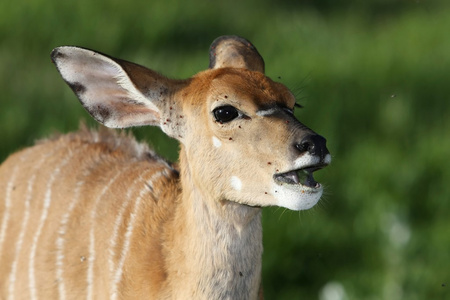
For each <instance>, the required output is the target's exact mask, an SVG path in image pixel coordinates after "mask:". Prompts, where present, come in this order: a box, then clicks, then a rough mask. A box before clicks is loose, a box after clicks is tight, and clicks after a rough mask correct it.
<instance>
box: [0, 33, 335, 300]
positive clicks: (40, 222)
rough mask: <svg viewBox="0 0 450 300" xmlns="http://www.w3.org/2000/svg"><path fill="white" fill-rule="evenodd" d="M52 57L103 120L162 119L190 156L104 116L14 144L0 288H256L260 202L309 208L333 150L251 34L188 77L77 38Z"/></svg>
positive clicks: (95, 292)
mask: <svg viewBox="0 0 450 300" xmlns="http://www.w3.org/2000/svg"><path fill="white" fill-rule="evenodd" d="M52 60H53V62H54V63H55V64H56V66H57V68H58V70H59V72H60V73H61V75H62V77H63V78H64V80H65V81H66V82H67V83H68V84H69V86H70V87H71V88H72V89H73V90H74V92H75V93H76V95H77V96H78V98H79V99H80V101H81V103H82V105H83V106H84V107H85V108H86V109H87V111H88V112H89V113H90V114H91V115H92V116H93V117H94V118H95V119H96V120H98V121H99V122H101V123H103V124H104V125H106V126H108V127H119V128H123V127H131V126H141V125H157V126H160V128H161V129H162V130H163V131H164V132H165V133H166V134H167V135H169V136H171V137H173V138H176V139H178V140H179V141H180V159H179V163H178V164H177V165H173V164H171V163H169V162H166V161H165V160H163V159H162V158H160V157H158V156H157V155H156V154H155V153H153V152H152V150H150V149H149V148H148V147H147V146H146V145H144V144H140V143H138V142H136V141H135V140H134V139H133V138H132V137H131V136H128V135H125V134H123V133H120V134H118V133H114V132H112V131H111V130H108V129H103V128H101V129H100V130H98V131H90V130H88V129H81V130H80V131H79V132H76V133H70V134H67V135H62V136H58V137H54V138H52V139H48V140H44V141H41V142H39V143H37V144H36V145H35V146H33V147H31V148H27V149H24V150H22V151H20V152H17V153H15V154H12V155H11V156H10V157H9V158H8V159H7V160H6V161H5V162H4V163H3V164H2V166H1V167H0V299H256V298H257V297H258V294H259V291H260V285H261V254H262V228H261V207H264V206H270V205H277V206H282V207H286V208H289V209H293V210H302V209H308V208H310V207H312V206H313V205H314V204H316V203H317V201H318V200H319V198H320V196H321V194H322V186H321V185H320V184H319V183H317V182H316V181H315V180H314V178H313V176H312V173H313V172H314V171H315V170H317V169H319V168H322V167H324V166H325V165H327V164H329V163H330V161H331V158H330V154H329V153H328V150H327V149H326V146H325V139H324V138H322V137H321V136H319V135H317V134H315V133H314V132H313V131H311V130H310V129H308V128H307V127H305V126H304V125H303V124H301V123H300V122H299V121H298V120H296V118H295V117H294V115H293V108H294V105H295V99H294V97H293V95H292V94H291V92H290V91H289V90H288V89H287V88H286V87H285V86H283V85H282V84H280V83H276V82H274V81H272V80H271V79H269V78H268V77H266V76H265V75H264V62H263V59H262V58H261V56H260V55H259V53H258V52H257V50H256V49H255V48H254V46H253V45H252V44H250V43H249V42H248V41H247V40H245V39H242V38H239V37H236V36H224V37H220V38H218V39H216V40H215V41H214V42H213V44H212V46H211V50H210V68H209V69H208V70H206V71H203V72H200V73H199V74H197V75H195V76H194V77H192V78H190V79H187V80H172V79H168V78H165V77H163V76H161V75H159V74H158V73H156V72H154V71H151V70H149V69H146V68H144V67H142V66H139V65H136V64H133V63H130V62H126V61H123V60H119V59H115V58H111V57H108V56H106V55H103V54H100V53H98V52H94V51H91V50H86V49H82V48H76V47H60V48H56V49H55V50H53V52H52Z"/></svg>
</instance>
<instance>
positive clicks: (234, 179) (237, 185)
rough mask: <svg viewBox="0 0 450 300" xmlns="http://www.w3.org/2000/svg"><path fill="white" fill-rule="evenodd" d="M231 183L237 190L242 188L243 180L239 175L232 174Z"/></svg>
mask: <svg viewBox="0 0 450 300" xmlns="http://www.w3.org/2000/svg"><path fill="white" fill-rule="evenodd" d="M230 184H231V187H232V188H233V189H234V190H236V191H240V190H242V181H241V180H240V179H239V178H238V177H236V176H232V177H231V180H230Z"/></svg>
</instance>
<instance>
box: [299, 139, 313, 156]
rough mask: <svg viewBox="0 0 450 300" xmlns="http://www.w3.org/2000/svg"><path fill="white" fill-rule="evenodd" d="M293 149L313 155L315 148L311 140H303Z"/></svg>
mask: <svg viewBox="0 0 450 300" xmlns="http://www.w3.org/2000/svg"><path fill="white" fill-rule="evenodd" d="M295 148H297V149H298V150H299V151H300V152H309V153H311V154H313V152H314V148H315V146H314V143H313V141H312V140H311V139H309V138H304V139H303V140H302V141H301V142H300V143H299V144H296V145H295Z"/></svg>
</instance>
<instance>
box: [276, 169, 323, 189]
mask: <svg viewBox="0 0 450 300" xmlns="http://www.w3.org/2000/svg"><path fill="white" fill-rule="evenodd" d="M323 167H325V165H315V166H309V167H306V168H302V169H297V170H292V171H289V172H285V173H279V174H275V175H274V176H273V177H274V180H275V182H276V183H277V184H279V185H285V184H286V185H290V186H301V187H305V188H307V189H311V190H318V189H321V188H322V185H321V184H320V183H318V182H317V181H316V180H315V179H314V176H313V173H314V172H315V171H317V170H320V169H322V168H323Z"/></svg>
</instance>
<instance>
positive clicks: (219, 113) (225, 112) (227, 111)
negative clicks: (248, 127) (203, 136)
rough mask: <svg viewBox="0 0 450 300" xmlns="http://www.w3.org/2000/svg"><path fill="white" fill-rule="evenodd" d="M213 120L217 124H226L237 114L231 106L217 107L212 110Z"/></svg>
mask: <svg viewBox="0 0 450 300" xmlns="http://www.w3.org/2000/svg"><path fill="white" fill-rule="evenodd" d="M213 114H214V118H216V121H217V122H220V123H227V122H230V121H232V120H234V119H236V118H237V117H238V116H239V112H238V111H237V109H236V108H234V107H233V106H231V105H225V106H220V107H217V108H215V109H214V110H213Z"/></svg>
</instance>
